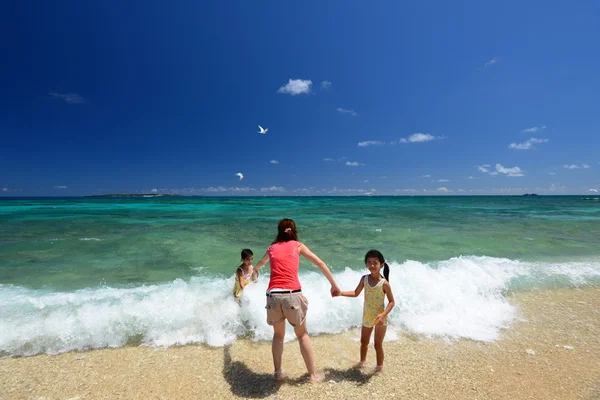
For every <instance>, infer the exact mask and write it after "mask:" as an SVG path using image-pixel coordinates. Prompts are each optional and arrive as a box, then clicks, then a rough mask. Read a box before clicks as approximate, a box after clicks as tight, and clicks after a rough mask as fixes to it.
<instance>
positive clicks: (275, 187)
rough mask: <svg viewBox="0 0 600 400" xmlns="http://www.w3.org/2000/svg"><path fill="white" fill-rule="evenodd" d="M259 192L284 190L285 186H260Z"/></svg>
mask: <svg viewBox="0 0 600 400" xmlns="http://www.w3.org/2000/svg"><path fill="white" fill-rule="evenodd" d="M260 191H261V192H263V193H264V192H285V188H284V187H283V186H271V187H264V188H260Z"/></svg>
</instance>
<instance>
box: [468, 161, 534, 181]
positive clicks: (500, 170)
mask: <svg viewBox="0 0 600 400" xmlns="http://www.w3.org/2000/svg"><path fill="white" fill-rule="evenodd" d="M477 170H479V171H480V172H483V173H486V174H490V175H499V174H504V175H507V176H511V177H516V176H525V174H524V173H523V171H522V170H521V168H519V167H512V168H505V167H503V166H502V165H501V164H496V166H495V170H494V171H491V170H490V165H489V164H484V165H479V166H477ZM469 179H472V177H469Z"/></svg>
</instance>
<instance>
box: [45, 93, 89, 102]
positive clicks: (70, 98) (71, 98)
mask: <svg viewBox="0 0 600 400" xmlns="http://www.w3.org/2000/svg"><path fill="white" fill-rule="evenodd" d="M48 94H49V95H50V97H51V98H53V99H62V100H64V101H65V102H66V103H68V104H84V103H87V102H88V101H87V99H86V98H84V97H81V96H80V95H78V94H77V93H56V92H50V93H48Z"/></svg>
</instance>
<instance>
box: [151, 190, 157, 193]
mask: <svg viewBox="0 0 600 400" xmlns="http://www.w3.org/2000/svg"><path fill="white" fill-rule="evenodd" d="M150 193H158V189H152V190H151V191H150Z"/></svg>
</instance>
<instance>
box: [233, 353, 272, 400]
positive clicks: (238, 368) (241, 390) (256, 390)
mask: <svg viewBox="0 0 600 400" xmlns="http://www.w3.org/2000/svg"><path fill="white" fill-rule="evenodd" d="M223 377H224V378H225V380H226V381H227V383H228V384H229V386H230V387H231V392H232V393H233V394H235V395H236V396H240V397H245V398H253V399H262V398H265V397H268V396H270V395H272V394H273V393H275V392H277V391H278V390H279V386H280V384H279V383H278V382H277V381H275V380H274V379H273V375H271V374H257V373H256V372H253V371H252V370H250V369H249V368H248V367H247V366H246V364H244V363H243V362H241V361H231V346H225V348H224V349H223Z"/></svg>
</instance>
